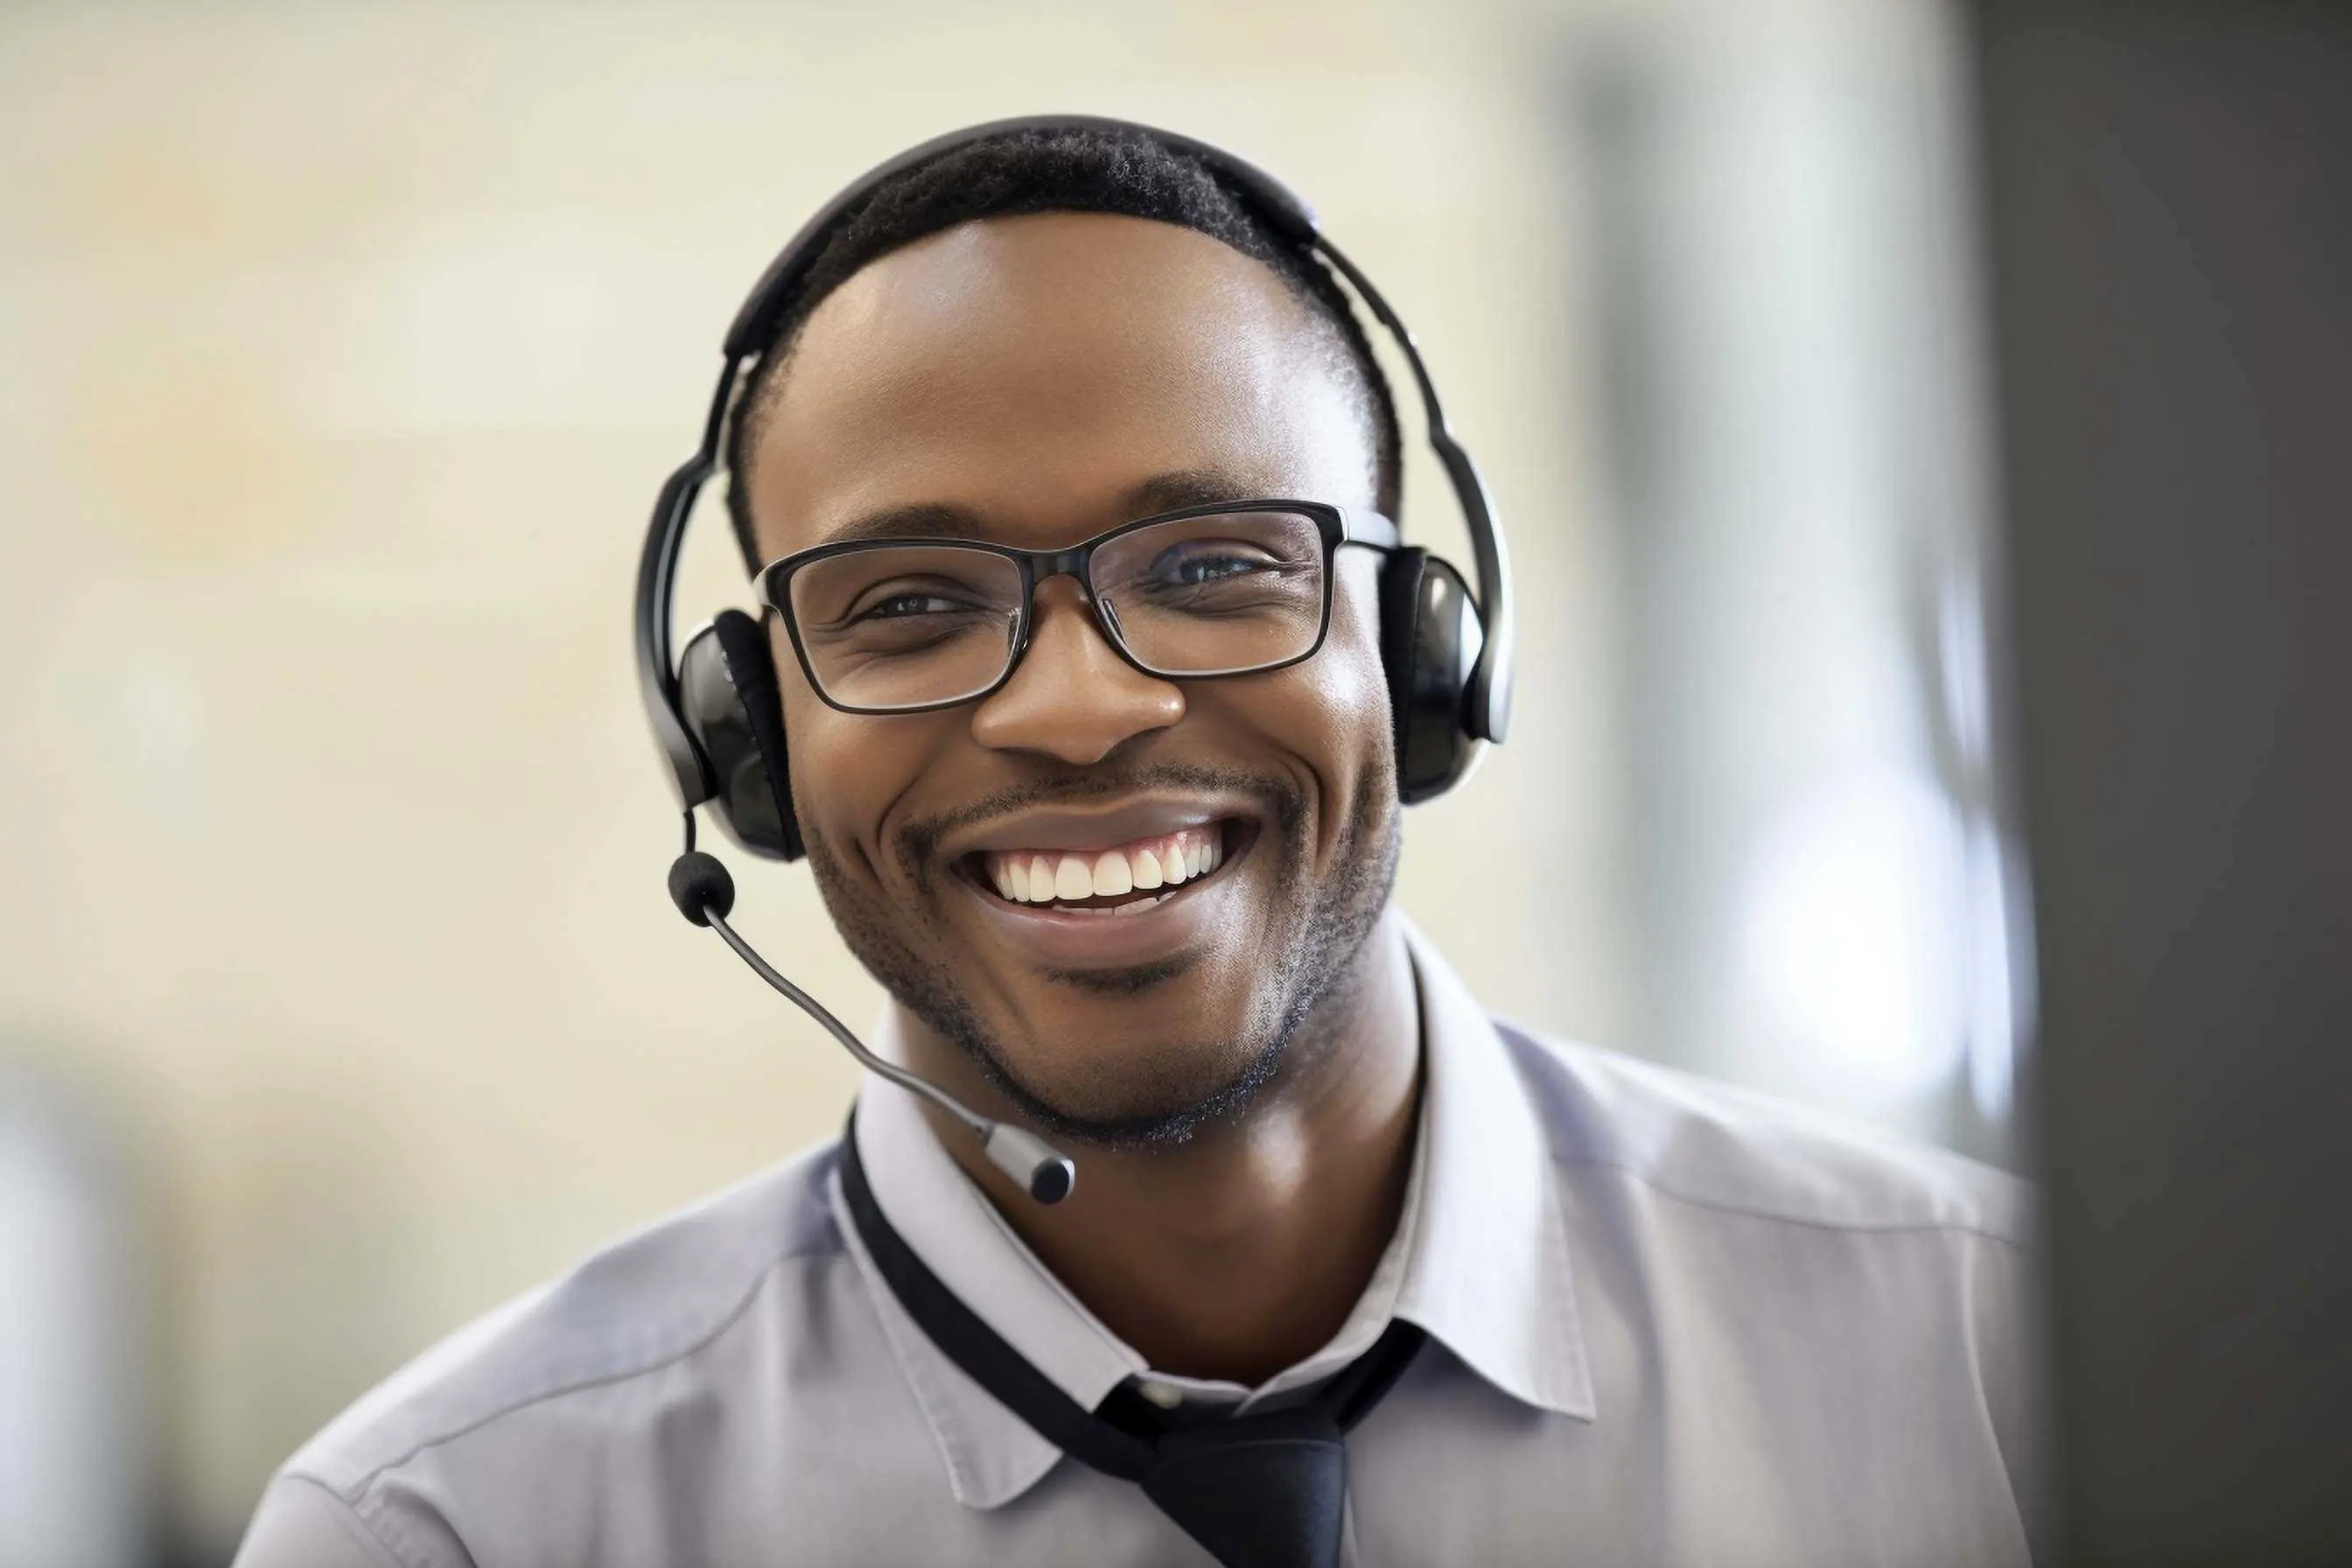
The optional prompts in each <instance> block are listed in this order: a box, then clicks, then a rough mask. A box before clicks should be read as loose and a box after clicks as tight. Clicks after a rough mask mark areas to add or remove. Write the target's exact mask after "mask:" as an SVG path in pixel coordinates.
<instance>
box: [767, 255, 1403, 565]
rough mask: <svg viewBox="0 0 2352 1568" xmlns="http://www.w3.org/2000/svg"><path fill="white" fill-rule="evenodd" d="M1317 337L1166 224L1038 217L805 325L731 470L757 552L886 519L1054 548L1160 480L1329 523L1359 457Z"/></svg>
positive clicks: (1304, 316)
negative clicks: (1277, 502) (1285, 499)
mask: <svg viewBox="0 0 2352 1568" xmlns="http://www.w3.org/2000/svg"><path fill="white" fill-rule="evenodd" d="M1334 336H1335V334H1334V333H1333V332H1332V330H1331V328H1330V327H1329V326H1328V323H1326V322H1324V321H1320V320H1318V318H1317V317H1316V316H1315V315H1314V314H1313V313H1312V312H1311V311H1310V310H1309V309H1308V308H1307V305H1306V304H1305V303H1304V302H1303V301H1301V300H1299V299H1298V298H1297V296H1296V295H1295V294H1294V293H1293V292H1292V291H1291V289H1290V287H1289V286H1288V285H1287V284H1286V283H1285V282H1284V281H1283V280H1282V279H1280V278H1279V277H1277V276H1276V274H1275V273H1274V271H1273V270H1272V269H1271V268H1268V267H1266V266H1265V265H1264V264H1262V263H1260V262H1258V261H1255V260H1254V259H1252V258H1249V257H1246V256H1244V255H1243V254H1241V253H1240V252H1239V251H1237V250H1234V249H1233V248H1232V247H1229V246H1226V245H1224V244H1223V243H1221V242H1220V241H1217V240H1214V239H1212V238H1210V237H1207V236H1205V235H1202V234H1197V233H1195V232H1193V231H1192V230H1190V229H1186V228H1181V227H1178V226H1174V225H1171V224H1162V223H1154V222H1150V221H1148V220H1144V219H1140V218H1129V217H1118V216H1104V215H1098V214H1070V213H1041V214H1034V215H1029V216H1020V217H1012V218H991V219H987V220H983V221H981V222H977V223H970V224H965V225H963V226H960V227H957V228H952V229H950V230H947V231H945V232H944V233H941V234H938V235H934V236H931V237H929V238H926V239H923V240H920V241H918V242H917V243H915V244H913V245H909V246H908V247H904V248H903V249H900V250H897V251H893V252H891V253H890V254H889V255H887V256H885V257H883V258H880V259H878V260H877V261H875V262H874V263H873V264H871V265H870V266H868V267H866V268H863V269H862V270H860V271H859V272H858V273H856V275H855V276H854V277H852V278H851V279H849V280H848V281H847V282H845V283H844V284H843V285H842V286H841V287H840V288H839V289H836V290H835V292H833V293H832V294H831V295H829V296H827V297H826V299H825V300H824V301H823V302H822V303H821V304H820V305H819V306H818V307H817V309H816V310H814V312H813V313H812V314H811V315H810V317H809V319H808V321H807V322H806V323H805V324H804V325H803V328H802V330H801V332H800V335H799V338H798V340H797V342H795V344H794V346H793V351H792V354H791V358H790V360H789V361H788V363H786V364H785V366H784V367H783V369H782V374H780V376H779V377H778V379H777V382H776V384H774V385H773V386H772V389H771V392H770V403H769V406H768V408H767V410H766V413H765V416H764V418H763V419H762V421H761V426H760V429H759V431H758V439H757V443H756V445H755V447H754V448H753V451H752V452H751V507H752V515H753V518H754V520H755V521H756V523H757V525H758V530H759V534H760V543H761V554H762V555H763V557H766V558H768V559H773V558H774V557H775V556H778V555H782V554H784V553H787V552H791V551H793V550H798V549H802V548H805V547H806V546H808V545H811V544H814V543H818V542H823V541H824V540H826V539H828V538H834V537H839V536H841V535H842V534H843V533H845V532H846V531H862V526H863V525H865V524H866V523H868V522H869V521H871V520H873V519H875V518H877V517H878V516H882V515H885V514H887V513H889V512H891V511H894V510H917V509H931V510H932V511H933V513H934V515H936V516H938V517H941V518H948V519H951V520H953V521H952V522H951V523H945V524H942V523H935V524H933V525H931V526H929V527H926V528H923V529H921V530H919V531H927V532H941V531H952V532H970V533H973V534H977V535H981V536H984V537H991V538H997V539H1001V540H1003V541H1004V542H1011V543H1024V544H1037V545H1044V544H1051V543H1055V542H1066V541H1067V540H1069V539H1074V538H1077V537H1081V536H1083V535H1084V534H1086V533H1087V532H1091V531H1095V530H1097V529H1100V528H1103V527H1108V526H1109V525H1110V524H1112V523H1115V522H1118V521H1124V516H1122V515H1121V511H1122V507H1123V505H1125V504H1126V503H1128V502H1129V501H1130V500H1132V499H1133V498H1135V497H1137V496H1139V495H1150V494H1151V493H1153V489H1154V486H1155V483H1156V482H1158V481H1162V480H1164V479H1166V478H1167V477H1168V476H1171V475H1187V476H1193V477H1194V478H1195V479H1199V478H1200V477H1202V476H1209V477H1212V480H1213V482H1214V481H1215V480H1218V479H1222V480H1223V481H1227V482H1230V484H1231V485H1232V486H1233V487H1234V488H1235V489H1237V490H1239V491H1244V492H1247V493H1251V494H1255V495H1261V496H1271V495H1281V496H1300V497H1304V498H1307V499H1315V500H1332V501H1337V502H1340V503H1343V504H1361V503H1363V502H1364V501H1367V500H1369V499H1370V486H1371V464H1372V456H1371V452H1370V443H1369V441H1368V439H1367V437H1366V434H1365V430H1364V426H1363V421H1362V418H1361V416H1360V412H1359V410H1358V407H1357V405H1356V402H1355V398H1354V395H1353V392H1352V388H1351V385H1350V383H1349V378H1348V376H1347V374H1346V373H1345V371H1344V370H1343V369H1342V368H1341V362H1340V361H1339V353H1338V351H1337V349H1336V347H1335V345H1334V342H1333V339H1334Z"/></svg>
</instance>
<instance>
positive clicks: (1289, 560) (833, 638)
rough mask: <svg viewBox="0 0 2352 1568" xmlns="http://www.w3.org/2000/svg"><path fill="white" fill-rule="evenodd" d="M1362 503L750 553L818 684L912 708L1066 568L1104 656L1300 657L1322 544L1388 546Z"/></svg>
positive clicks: (945, 689) (983, 657)
mask: <svg viewBox="0 0 2352 1568" xmlns="http://www.w3.org/2000/svg"><path fill="white" fill-rule="evenodd" d="M1397 537H1398V536H1397V526H1396V524H1395V523H1393V522H1391V521H1389V520H1388V519H1387V518H1385V517H1382V516H1381V515H1380V514H1379V513H1378V512H1371V511H1350V510H1347V509H1345V508H1342V507H1336V506H1328V505H1326V504H1324V503H1323V502H1320V501H1298V500H1250V501H1226V502H1219V503H1217V504H1215V505H1212V506H1197V507H1187V508H1185V509H1184V510H1181V511H1171V512H1162V513H1160V514H1159V515H1158V516H1154V517H1147V518H1141V519H1139V520H1137V521H1134V522H1128V523H1122V524H1120V525H1119V526H1118V527H1117V528H1114V529H1111V530H1109V531H1108V532H1104V533H1098V534H1096V535H1095V536H1094V537H1093V538H1092V539H1089V540H1087V541H1085V542H1082V543H1078V544H1074V545H1072V546H1070V547H1069V548H1068V549H1066V550H1018V549H1014V548H1013V547H1012V546H1010V545H1002V544H989V543H984V542H979V541H976V540H964V539H870V540H846V541H844V542H840V543H837V544H820V545H818V546H816V547H815V548H814V549H812V550H803V551H799V552H795V553H793V554H791V555H787V556H785V557H783V558H782V560H779V561H775V562H772V563H770V564H768V565H767V566H765V567H763V568H761V572H760V582H759V596H760V600H761V603H762V604H764V605H768V606H769V607H770V608H772V609H773V610H775V611H776V612H777V613H778V614H780V615H782V616H783V619H784V627H785V630H786V631H787V632H788V633H789V634H790V635H791V637H792V642H793V652H794V653H795V654H797V655H798V656H799V658H800V661H801V668H802V670H803V672H805V673H806V674H807V676H808V679H809V684H810V685H811V686H812V687H814V688H815V689H816V693H817V695H818V696H819V697H821V698H823V699H824V700H825V702H826V703H828V704H829V705H831V706H832V707H835V708H838V709H840V710H843V711H844V712H847V713H915V712H920V711H923V710H927V709H933V708H950V707H953V706H954V705H955V704H957V703H959V702H970V701H972V700H975V699H977V698H981V697H985V696H987V695H988V694H989V693H990V692H992V691H994V690H995V689H997V688H998V687H1000V686H1002V685H1003V684H1004V682H1005V681H1006V680H1007V679H1010V678H1011V676H1012V674H1013V668H1014V667H1015V666H1017V665H1018V664H1019V663H1020V662H1021V656H1022V655H1023V654H1024V653H1025V652H1027V651H1028V647H1029V637H1030V633H1031V631H1032V629H1033V627H1034V626H1035V624H1036V618H1037V584H1040V583H1042V582H1044V581H1045V579H1047V578H1049V577H1055V576H1063V575H1067V576H1070V577H1073V578H1075V579H1076V581H1077V584H1078V586H1079V588H1080V589H1081V590H1082V591H1083V592H1084V593H1085V595H1086V598H1087V605H1088V606H1089V607H1090V608H1091V609H1092V610H1093V611H1094V615H1095V620H1096V624H1097V625H1098V626H1100V627H1101V628H1102V632H1103V636H1104V637H1106V638H1107V639H1108V641H1109V643H1110V646H1111V647H1113V648H1115V649H1116V650H1118V655H1119V657H1120V658H1124V659H1126V660H1127V662H1128V663H1129V664H1131V665H1133V666H1134V667H1135V668H1138V669H1139V670H1142V671H1143V672H1144V673H1145V674H1147V675H1157V676H1169V677H1175V678H1180V679H1186V680H1203V679H1216V678H1218V677H1221V676H1230V675H1255V674H1257V673H1260V672H1262V671H1265V670H1269V669H1280V668H1283V667H1284V666H1286V665H1292V664H1297V662H1299V661H1300V660H1301V659H1304V658H1311V657H1312V656H1313V655H1314V653H1315V651H1316V650H1317V649H1318V648H1319V647H1322V646H1323V636H1324V633H1325V632H1326V630H1328V627H1329V626H1330V621H1331V584H1332V581H1333V574H1332V571H1331V560H1332V554H1333V552H1335V551H1337V550H1338V549H1339V547H1340V546H1341V545H1343V544H1358V545H1362V546H1364V547H1366V548H1368V549H1373V550H1380V551H1390V550H1394V549H1395V548H1396V546H1397Z"/></svg>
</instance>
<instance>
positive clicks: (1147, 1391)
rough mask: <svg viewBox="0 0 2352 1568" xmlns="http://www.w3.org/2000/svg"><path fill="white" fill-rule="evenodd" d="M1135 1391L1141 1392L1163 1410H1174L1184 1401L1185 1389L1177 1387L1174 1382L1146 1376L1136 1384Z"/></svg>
mask: <svg viewBox="0 0 2352 1568" xmlns="http://www.w3.org/2000/svg"><path fill="white" fill-rule="evenodd" d="M1135 1392H1136V1393H1138V1394H1141V1395H1143V1397H1144V1398H1146V1399H1149V1400H1150V1401H1151V1403H1152V1404H1154V1405H1158V1406H1160V1409H1162V1410H1173V1409H1175V1408H1176V1407H1177V1406H1178V1405H1181V1404H1183V1403H1184V1391H1183V1390H1182V1389H1181V1388H1178V1387H1176V1386H1175V1385H1174V1384H1167V1383H1161V1382H1160V1380H1159V1379H1157V1378H1150V1377H1147V1378H1145V1379H1144V1380H1143V1381H1142V1382H1141V1383H1139V1384H1136V1385H1135Z"/></svg>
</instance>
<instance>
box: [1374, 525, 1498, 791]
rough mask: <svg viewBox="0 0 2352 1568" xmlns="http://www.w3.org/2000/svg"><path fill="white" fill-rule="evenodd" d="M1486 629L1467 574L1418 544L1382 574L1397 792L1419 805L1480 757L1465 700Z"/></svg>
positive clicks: (1401, 553) (1393, 554) (1384, 647)
mask: <svg viewBox="0 0 2352 1568" xmlns="http://www.w3.org/2000/svg"><path fill="white" fill-rule="evenodd" d="M1485 645H1486V627H1485V626H1484V625H1482V624H1481V622H1480V621H1479V619H1478V606H1477V605H1476V603H1475V601H1474V600H1473V599H1472V598H1471V596H1470V590H1469V588H1468V586H1467V585H1466V584H1464V582H1463V581H1462V574H1460V573H1458V572H1456V571H1454V568H1453V567H1452V566H1450V565H1448V564H1447V563H1445V562H1444V561H1443V560H1441V559H1439V558H1438V557H1437V556H1434V555H1432V554H1430V553H1429V552H1427V551H1425V550H1421V549H1416V548H1414V547H1412V546H1411V545H1407V546H1404V547H1403V548H1402V549H1399V550H1397V551H1395V552H1391V554H1390V556H1389V559H1388V563H1387V565H1386V566H1385V567H1384V568H1383V569H1382V571H1381V664H1382V665H1383V666H1384V667H1385V668H1386V671H1387V674H1388V681H1389V714H1390V718H1391V721H1392V722H1393V723H1394V725H1395V730H1396V761H1397V795H1398V796H1399V798H1401V799H1402V800H1403V802H1404V803H1405V804H1406V805H1417V804H1419V803H1420V802H1422V801H1424V800H1429V799H1431V798H1433V797H1434V796H1436V795H1443V794H1444V793H1445V792H1446V791H1447V790H1448V789H1450V788H1452V787H1453V786H1454V784H1455V782H1456V781H1458V780H1459V779H1460V778H1461V777H1462V775H1463V774H1464V773H1467V772H1468V771H1469V768H1470V763H1471V760H1472V759H1473V758H1474V757H1475V756H1476V755H1477V750H1478V748H1477V742H1475V741H1474V740H1472V739H1471V737H1470V733H1469V731H1468V730H1466V729H1465V727H1464V725H1463V711H1462V705H1463V695H1464V693H1465V691H1466V690H1467V689H1468V688H1469V684H1470V672H1471V670H1472V668H1474V667H1475V665H1476V664H1477V662H1478V651H1479V649H1480V648H1481V647H1485Z"/></svg>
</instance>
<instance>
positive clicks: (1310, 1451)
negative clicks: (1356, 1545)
mask: <svg viewBox="0 0 2352 1568" xmlns="http://www.w3.org/2000/svg"><path fill="white" fill-rule="evenodd" d="M1143 1490H1144V1495H1145V1496H1147V1497H1149V1498H1150V1500H1152V1501H1153V1502H1154V1503H1156V1504H1158V1505H1159V1507H1160V1511H1161V1512H1162V1513H1165V1514H1166V1515H1167V1516H1168V1517H1169V1518H1170V1519H1171V1520H1173V1521H1176V1523H1177V1524H1179V1525H1181V1526H1182V1527H1183V1530H1184V1531H1185V1533H1186V1534H1188V1535H1190V1536H1192V1539H1193V1540H1195V1541H1198V1542H1200V1543H1201V1544H1202V1545H1203V1546H1205V1547H1207V1548H1208V1549H1209V1552H1210V1553H1211V1554H1212V1555H1213V1556H1214V1557H1215V1558H1216V1560H1217V1561H1218V1562H1219V1563H1224V1564H1226V1565H1227V1568H1336V1564H1337V1563H1339V1535H1340V1530H1341V1526H1342V1521H1343V1520H1344V1518H1345V1514H1346V1508H1347V1497H1348V1445H1347V1440H1346V1439H1345V1438H1344V1437H1343V1436H1341V1435H1340V1432H1339V1423H1338V1422H1336V1421H1334V1420H1333V1419H1332V1418H1331V1415H1330V1414H1329V1413H1328V1411H1326V1410H1323V1409H1321V1408H1319V1407H1318V1406H1316V1405H1308V1406H1306V1407H1304V1408H1301V1409H1297V1410H1281V1411H1275V1412H1272V1413H1270V1414H1266V1415H1241V1416H1235V1417H1234V1418H1233V1419H1232V1420H1229V1421H1209V1422H1203V1423H1202V1424H1201V1425H1199V1426H1187V1427H1184V1428H1182V1429H1181V1430H1179V1431H1173V1432H1170V1433H1168V1434H1166V1435H1165V1436H1161V1437H1160V1439H1159V1441H1158V1443H1157V1444H1156V1445H1155V1446H1154V1454H1153V1458H1152V1462H1151V1467H1150V1468H1149V1469H1147V1470H1146V1471H1144V1473H1143Z"/></svg>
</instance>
